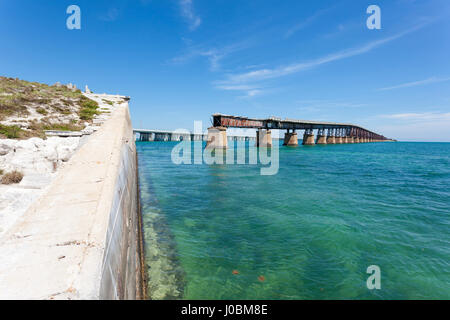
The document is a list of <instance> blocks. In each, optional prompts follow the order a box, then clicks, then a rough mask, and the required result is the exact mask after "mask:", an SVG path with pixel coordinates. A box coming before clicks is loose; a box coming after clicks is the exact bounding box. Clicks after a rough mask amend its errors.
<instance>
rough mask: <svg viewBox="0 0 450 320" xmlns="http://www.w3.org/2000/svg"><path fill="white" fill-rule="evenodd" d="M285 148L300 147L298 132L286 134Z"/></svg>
mask: <svg viewBox="0 0 450 320" xmlns="http://www.w3.org/2000/svg"><path fill="white" fill-rule="evenodd" d="M283 146H288V147H297V146H298V135H297V132H295V131H294V132H289V130H288V132H286V134H285V135H284V143H283Z"/></svg>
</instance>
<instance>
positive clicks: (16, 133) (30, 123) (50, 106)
mask: <svg viewBox="0 0 450 320" xmlns="http://www.w3.org/2000/svg"><path fill="white" fill-rule="evenodd" d="M98 108H99V105H98V103H97V102H95V101H93V100H91V99H89V98H87V97H85V96H84V95H83V93H82V92H81V91H80V90H78V89H76V88H75V87H74V86H71V85H67V86H66V85H61V84H55V85H47V84H43V83H38V82H29V81H25V80H20V79H17V78H7V77H0V139H2V138H7V139H27V138H31V137H40V138H45V132H44V131H45V130H60V131H80V130H83V128H84V127H85V126H86V125H87V124H89V123H91V122H92V120H93V119H94V117H95V116H96V115H98V114H100V112H99V111H98Z"/></svg>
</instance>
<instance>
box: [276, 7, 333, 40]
mask: <svg viewBox="0 0 450 320" xmlns="http://www.w3.org/2000/svg"><path fill="white" fill-rule="evenodd" d="M332 9H334V7H331V8H326V9H322V10H319V11H317V12H316V13H314V14H313V15H312V16H310V17H308V18H306V19H305V20H304V21H302V22H300V23H298V24H296V25H295V26H293V27H292V28H290V29H289V30H288V31H287V32H286V33H285V35H284V37H285V38H290V37H291V36H292V35H293V34H295V33H296V32H298V31H300V30H302V29H304V28H306V27H307V26H309V25H311V24H312V23H313V22H314V21H315V20H317V19H318V18H319V17H321V16H323V15H324V14H325V13H327V12H328V11H330V10H332Z"/></svg>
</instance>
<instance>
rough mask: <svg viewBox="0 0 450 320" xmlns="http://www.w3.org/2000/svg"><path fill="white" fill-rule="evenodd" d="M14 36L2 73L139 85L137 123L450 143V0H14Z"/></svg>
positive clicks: (123, 87) (7, 36) (4, 20)
mask: <svg viewBox="0 0 450 320" xmlns="http://www.w3.org/2000/svg"><path fill="white" fill-rule="evenodd" d="M71 4H76V5H78V6H79V7H80V8H81V14H82V17H81V21H82V22H81V23H82V26H81V30H68V29H67V28H66V19H67V17H68V15H67V14H66V9H67V7H68V6H69V5H71ZM372 4H375V5H378V6H379V7H380V8H381V19H382V22H381V23H382V29H381V30H369V29H368V28H367V27H366V20H367V18H368V17H369V15H368V14H367V13H366V9H367V7H368V6H369V5H372ZM0 39H1V42H0V43H1V50H0V70H1V72H0V74H1V75H4V76H10V77H18V78H21V79H25V80H32V81H39V82H44V83H49V84H53V83H55V82H57V81H60V82H63V83H68V82H72V83H75V84H76V85H77V86H78V87H82V88H84V85H85V84H88V85H89V87H90V88H91V89H92V90H94V91H95V92H100V93H103V92H107V93H119V94H124V95H129V96H131V98H132V100H131V104H130V109H131V114H132V120H133V123H134V126H135V127H145V128H152V129H177V128H186V129H192V128H193V122H194V120H202V121H203V122H204V126H205V127H207V126H209V124H210V120H209V119H210V115H211V114H213V113H216V112H220V113H225V114H233V115H244V116H249V117H268V116H272V115H273V116H278V117H282V118H296V119H307V120H327V121H336V122H351V123H356V124H359V125H362V126H364V127H367V128H368V129H371V130H374V131H377V132H380V133H382V134H384V135H386V136H389V137H393V138H397V139H400V140H415V141H450V41H449V40H450V2H449V1H448V0H426V1H425V0H423V1H419V0H416V1H415V0H389V1H380V0H375V1H362V0H361V1H356V0H335V1H300V0H296V1H287V0H283V1H281V0H276V1H275V0H264V1H262V0H239V1H238V0H134V1H132V0H130V1H125V0H108V1H104V0H95V1H92V0H91V1H86V0H78V1H76V0H72V1H64V0H58V1H41V0H15V1H1V2H0Z"/></svg>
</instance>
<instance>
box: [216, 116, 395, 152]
mask: <svg viewBox="0 0 450 320" xmlns="http://www.w3.org/2000/svg"><path fill="white" fill-rule="evenodd" d="M227 128H246V129H257V132H256V146H258V147H271V146H272V133H271V130H273V129H276V130H286V134H285V136H284V145H285V146H292V147H294V146H298V134H297V131H300V130H304V134H303V144H304V145H315V144H319V145H326V144H344V143H369V142H385V141H394V140H392V139H388V138H386V137H384V136H382V135H380V134H377V133H375V132H372V131H370V130H367V129H365V128H363V127H360V126H357V125H354V124H348V123H334V122H321V121H308V120H294V119H284V120H282V119H280V118H275V117H271V118H268V119H250V118H247V117H240V116H229V115H223V114H214V115H213V126H212V127H211V128H209V129H208V142H207V146H208V147H213V148H226V147H227V141H228V139H227ZM314 131H317V137H316V135H315V133H314Z"/></svg>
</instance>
